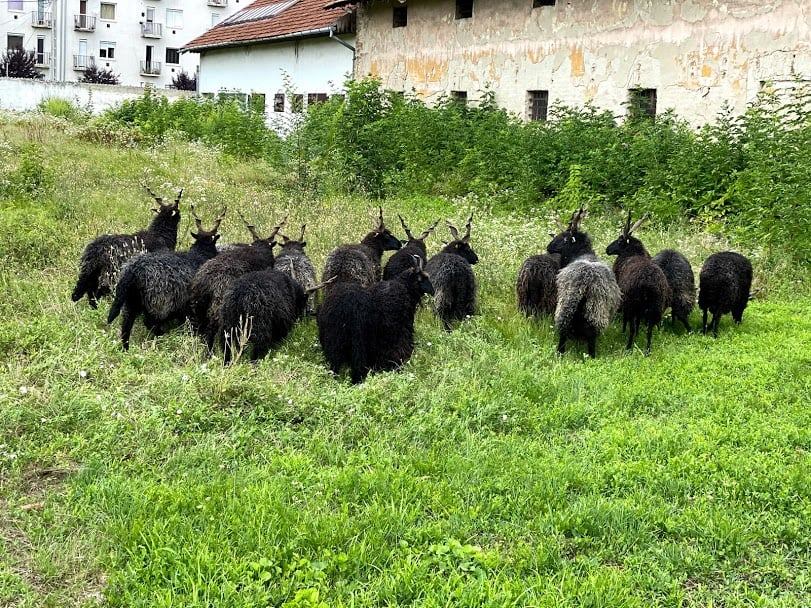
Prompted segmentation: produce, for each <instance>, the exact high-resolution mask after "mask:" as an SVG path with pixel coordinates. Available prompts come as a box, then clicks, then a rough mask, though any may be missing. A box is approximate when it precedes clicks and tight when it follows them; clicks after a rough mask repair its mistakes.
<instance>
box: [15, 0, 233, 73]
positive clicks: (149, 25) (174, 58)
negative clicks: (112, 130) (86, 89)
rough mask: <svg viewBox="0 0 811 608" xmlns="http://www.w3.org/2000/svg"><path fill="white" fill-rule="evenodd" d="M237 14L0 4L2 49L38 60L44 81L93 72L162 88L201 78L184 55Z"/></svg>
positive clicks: (45, 0)
mask: <svg viewBox="0 0 811 608" xmlns="http://www.w3.org/2000/svg"><path fill="white" fill-rule="evenodd" d="M241 1H242V6H244V5H245V4H246V0H241ZM239 8H241V6H240V0H160V1H156V0H126V2H121V1H118V2H117V1H116V0H110V1H104V0H2V1H0V36H2V44H4V45H5V46H4V47H3V48H4V49H5V48H9V49H10V48H22V49H25V50H28V51H32V52H34V53H35V56H36V61H37V65H38V68H39V69H40V70H41V71H42V73H43V75H44V76H45V78H46V79H47V80H53V81H77V80H79V79H81V78H82V77H83V75H84V71H85V69H86V68H87V67H89V66H91V65H96V66H98V67H100V68H103V69H110V70H112V71H113V72H114V73H116V74H117V75H118V76H119V78H120V81H121V84H124V85H132V86H143V85H153V86H157V87H160V88H163V87H164V86H168V85H171V83H172V79H173V78H174V76H175V75H176V74H178V73H179V72H181V71H185V72H186V73H188V74H190V75H194V73H195V72H196V70H197V56H195V55H189V56H185V57H181V55H180V49H181V47H183V45H185V44H186V43H187V42H188V41H189V40H191V39H192V38H194V37H196V36H199V35H200V34H202V33H203V32H204V31H206V30H207V29H209V28H210V27H211V26H212V25H214V24H216V23H218V22H219V21H221V20H222V19H224V18H226V17H228V16H229V15H230V14H231V13H233V12H234V11H236V10H238V9H239Z"/></svg>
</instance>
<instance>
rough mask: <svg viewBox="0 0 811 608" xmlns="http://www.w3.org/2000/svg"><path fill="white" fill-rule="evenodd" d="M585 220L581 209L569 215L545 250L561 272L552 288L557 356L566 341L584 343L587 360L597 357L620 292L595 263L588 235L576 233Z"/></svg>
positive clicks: (607, 272) (611, 276)
mask: <svg viewBox="0 0 811 608" xmlns="http://www.w3.org/2000/svg"><path fill="white" fill-rule="evenodd" d="M585 217H586V210H585V209H583V208H582V207H581V209H580V210H579V211H575V212H574V213H573V214H572V219H571V220H570V221H569V225H568V226H567V227H566V228H564V229H563V230H562V231H561V232H560V234H558V235H557V236H555V237H554V238H553V239H552V240H551V241H550V243H549V244H548V245H547V246H546V251H547V252H548V253H550V254H558V255H560V259H561V266H562V268H561V270H560V272H559V273H558V276H557V281H556V286H557V292H558V303H557V306H556V307H555V330H556V331H557V333H558V353H559V354H561V355H562V354H563V353H564V352H566V342H567V341H568V340H585V341H586V342H587V343H588V352H589V356H591V357H592V358H594V357H596V356H597V338H598V337H599V336H600V334H601V333H602V332H603V331H605V329H606V327H608V325H609V323H610V322H611V319H612V317H613V316H614V314H615V313H616V312H617V308H618V307H619V304H620V298H621V295H620V290H619V287H618V286H617V280H616V279H615V278H614V273H613V272H611V269H610V268H609V267H608V266H607V265H606V264H604V263H603V262H601V261H600V260H598V259H597V256H595V255H594V250H593V249H592V247H591V239H590V238H589V235H588V234H586V233H585V232H583V231H581V230H580V222H581V221H582V220H583V219H584V218H585Z"/></svg>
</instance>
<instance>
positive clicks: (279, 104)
mask: <svg viewBox="0 0 811 608" xmlns="http://www.w3.org/2000/svg"><path fill="white" fill-rule="evenodd" d="M273 111H274V112H284V93H276V94H275V95H274V96H273Z"/></svg>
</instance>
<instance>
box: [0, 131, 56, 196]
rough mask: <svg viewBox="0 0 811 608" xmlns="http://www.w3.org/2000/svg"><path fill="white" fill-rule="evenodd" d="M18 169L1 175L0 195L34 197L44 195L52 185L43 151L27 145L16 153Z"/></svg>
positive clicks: (36, 146)
mask: <svg viewBox="0 0 811 608" xmlns="http://www.w3.org/2000/svg"><path fill="white" fill-rule="evenodd" d="M16 157H17V158H16V161H17V163H16V167H14V168H13V169H11V170H10V171H9V172H8V173H6V174H4V175H0V195H5V196H9V197H11V196H34V195H37V194H41V193H43V192H44V191H45V190H46V189H47V188H48V186H49V185H50V183H51V177H50V174H49V172H48V170H47V168H46V167H45V160H44V158H43V155H42V149H41V148H40V147H39V146H38V145H36V144H26V145H24V146H22V147H21V148H20V149H19V150H18V151H17V153H16Z"/></svg>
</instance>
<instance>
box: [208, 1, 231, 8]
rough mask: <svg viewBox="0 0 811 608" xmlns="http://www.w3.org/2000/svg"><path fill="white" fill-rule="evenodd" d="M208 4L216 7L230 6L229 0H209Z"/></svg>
mask: <svg viewBox="0 0 811 608" xmlns="http://www.w3.org/2000/svg"><path fill="white" fill-rule="evenodd" d="M208 5H209V6H214V7H216V8H225V7H226V6H228V0H208Z"/></svg>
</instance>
